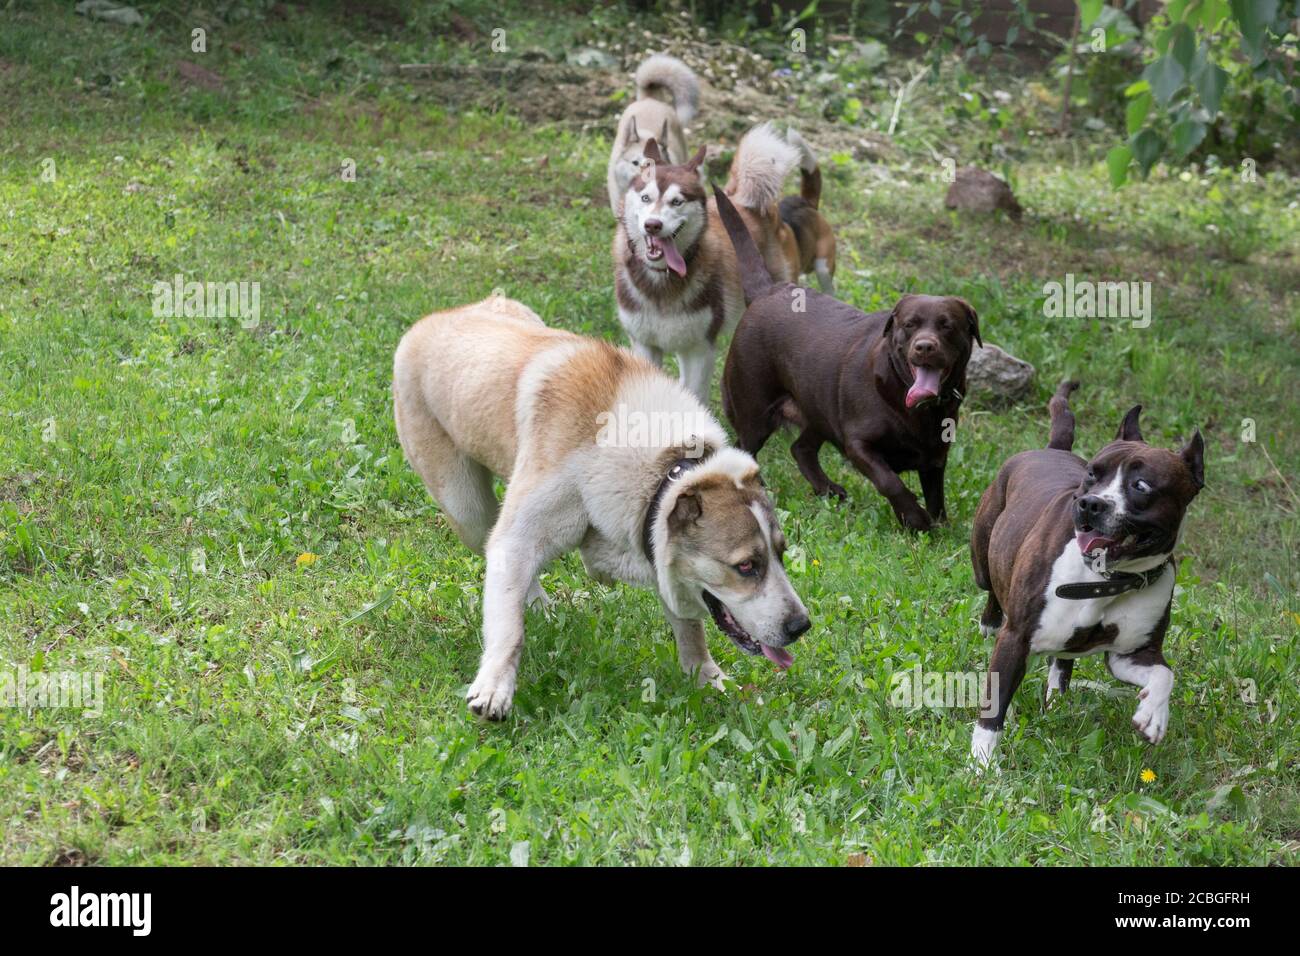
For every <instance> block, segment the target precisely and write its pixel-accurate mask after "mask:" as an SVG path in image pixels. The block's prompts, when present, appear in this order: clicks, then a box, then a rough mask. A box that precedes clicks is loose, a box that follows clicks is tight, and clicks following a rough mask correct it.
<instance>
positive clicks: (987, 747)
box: [970, 725, 1002, 773]
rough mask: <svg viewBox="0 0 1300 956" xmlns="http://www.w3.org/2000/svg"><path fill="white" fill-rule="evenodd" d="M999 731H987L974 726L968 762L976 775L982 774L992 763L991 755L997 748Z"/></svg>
mask: <svg viewBox="0 0 1300 956" xmlns="http://www.w3.org/2000/svg"><path fill="white" fill-rule="evenodd" d="M1001 736H1002V731H1000V730H988V729H987V728H985V727H980V726H978V725H977V726H976V727H975V732H974V733H973V734H971V738H970V761H971V765H972V766H973V767H974V768H975V771H976V772H977V773H982V772H983V771H984V770H985V769H987V768H988V766H989V765H990V764H991V763H992V762H993V753H994V751H996V750H997V748H998V739H999V738H1000V737H1001Z"/></svg>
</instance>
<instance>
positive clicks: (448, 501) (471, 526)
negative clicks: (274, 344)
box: [393, 297, 810, 720]
mask: <svg viewBox="0 0 1300 956" xmlns="http://www.w3.org/2000/svg"><path fill="white" fill-rule="evenodd" d="M393 411H394V417H395V419H396V422H397V434H398V437H399V438H400V439H401V443H402V448H403V449H404V451H405V452H406V458H407V460H408V461H409V462H410V463H411V466H412V467H413V468H414V469H415V470H416V472H418V473H419V475H420V477H421V478H422V479H423V480H424V484H425V487H426V488H428V489H429V493H430V494H431V495H432V496H433V497H434V499H435V500H436V501H437V502H438V504H439V505H440V506H441V508H442V511H443V513H444V515H445V516H446V518H447V521H448V523H449V524H450V525H451V527H452V528H453V529H454V530H455V532H456V534H457V535H458V536H459V537H460V539H461V541H463V542H464V543H465V545H466V546H468V547H469V548H471V549H473V550H474V551H476V552H478V553H480V554H484V555H485V557H486V559H487V576H486V581H485V584H484V588H483V658H482V661H481V663H480V665H479V670H478V675H477V676H476V677H475V678H474V682H473V684H471V685H470V688H469V693H468V695H467V700H468V702H469V707H470V709H471V710H472V711H473V712H474V713H476V714H479V715H481V716H484V717H487V718H489V719H493V720H497V719H501V718H502V717H504V716H505V715H506V714H507V713H508V712H509V710H510V706H511V702H512V700H513V698H514V692H515V675H516V671H517V670H518V667H519V658H520V653H521V652H522V650H523V642H524V607H525V604H526V603H531V602H533V601H535V600H537V599H539V598H542V597H543V594H542V591H541V587H540V584H539V582H538V574H539V573H540V572H541V570H542V569H543V568H544V567H545V566H546V565H547V563H548V562H550V561H551V560H552V559H554V558H555V557H557V556H559V555H561V554H564V553H565V552H567V551H571V550H573V549H574V548H578V549H580V551H581V553H582V559H583V563H584V565H585V566H586V568H587V570H588V573H590V574H592V575H593V576H595V577H597V578H599V579H602V580H609V579H618V580H621V581H625V582H627V583H629V584H635V585H638V586H641V587H647V588H654V589H655V590H656V591H657V592H658V594H659V598H660V601H661V602H662V604H663V607H664V612H665V614H666V616H667V618H668V621H669V623H670V624H671V625H672V630H673V633H674V635H675V637H676V639H677V656H678V661H679V662H680V663H681V666H682V668H683V670H685V671H687V672H688V673H693V674H695V675H696V677H697V679H698V680H699V681H700V682H701V683H710V684H714V685H715V686H721V684H722V681H723V679H724V678H725V675H724V674H723V672H722V670H721V669H720V668H719V667H718V665H717V664H716V663H714V660H713V658H712V656H711V655H710V654H709V648H708V645H707V643H706V642H705V639H704V627H703V623H702V621H703V619H704V618H705V617H708V616H711V617H712V618H713V619H714V621H715V622H716V623H717V625H718V627H719V629H721V630H722V631H723V632H724V633H725V634H726V635H727V636H728V637H729V638H731V640H732V642H733V643H735V644H736V645H737V646H738V647H739V648H740V649H741V650H743V651H745V652H747V653H750V654H759V653H761V654H764V655H765V656H766V657H768V658H769V659H770V660H771V661H772V662H773V663H775V664H776V665H778V666H779V667H782V668H785V667H789V666H790V664H791V663H792V662H793V658H792V657H791V655H790V653H789V652H788V651H786V650H785V649H784V648H785V647H786V645H788V644H790V643H791V642H793V641H795V640H797V639H798V637H799V636H800V635H801V634H803V633H804V632H805V631H806V630H808V628H809V626H810V625H809V621H808V613H807V610H806V609H805V608H804V605H803V603H802V602H801V601H800V600H799V597H798V595H797V594H795V592H794V589H793V587H791V585H790V580H789V578H787V577H786V574H785V570H784V568H783V567H782V564H781V556H782V554H783V552H784V551H785V538H784V536H783V535H782V533H781V528H780V526H779V524H778V522H777V518H776V512H775V510H774V509H773V507H772V504H771V502H770V501H769V500H768V497H767V495H766V493H765V492H764V490H763V487H762V484H761V482H760V481H759V475H758V465H757V464H756V463H755V461H754V459H753V458H752V457H750V456H749V455H747V454H745V453H744V452H742V451H739V450H737V449H735V448H730V447H728V445H727V436H726V433H725V432H724V431H723V430H722V428H721V426H719V425H718V423H717V421H716V420H714V418H713V417H712V416H711V415H710V414H709V413H708V411H707V410H706V409H705V408H704V406H703V405H701V404H700V403H699V402H698V401H697V400H696V399H695V398H694V397H693V396H692V395H691V394H690V393H689V392H687V391H686V390H685V389H683V388H682V387H681V386H680V385H678V384H677V383H676V382H673V381H672V380H671V379H669V378H668V377H667V376H665V375H664V374H663V373H662V372H660V371H659V370H658V369H656V368H654V367H653V366H651V365H649V364H648V363H646V362H644V361H642V360H641V359H639V358H637V357H636V356H634V355H632V354H631V353H629V352H627V351H625V350H623V349H619V348H615V347H614V346H612V345H610V344H608V343H606V342H602V341H598V340H595V339H588V338H583V337H581V336H578V335H574V334H572V333H569V332H563V331H560V330H558V329H549V328H547V327H546V326H545V325H544V324H543V323H542V321H541V319H539V318H538V317H537V315H536V314H535V313H534V312H532V311H531V310H530V309H528V308H527V307H526V306H523V305H521V304H520V303H518V302H514V301H511V300H509V299H504V298H499V297H497V298H492V299H488V300H486V301H484V302H479V303H476V304H474V305H467V306H463V307H461V308H458V309H452V310H450V311H447V312H439V313H435V314H433V315H430V316H428V317H426V318H424V319H422V320H421V321H419V322H417V323H416V324H415V325H414V326H413V327H412V328H411V330H410V331H408V332H407V333H406V335H405V336H404V337H403V339H402V342H401V344H400V345H399V346H398V348H397V354H396V356H395V358H394V362H393ZM494 475H497V476H500V477H502V478H504V479H506V480H507V482H508V487H507V489H506V493H505V498H504V500H503V502H502V503H501V506H500V509H499V513H498V506H497V500H496V496H495V495H494V494H493V491H492V480H493V476H494Z"/></svg>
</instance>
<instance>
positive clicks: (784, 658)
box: [758, 644, 794, 670]
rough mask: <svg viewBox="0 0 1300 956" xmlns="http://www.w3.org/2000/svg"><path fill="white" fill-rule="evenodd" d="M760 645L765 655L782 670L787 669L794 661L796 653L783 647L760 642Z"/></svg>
mask: <svg viewBox="0 0 1300 956" xmlns="http://www.w3.org/2000/svg"><path fill="white" fill-rule="evenodd" d="M758 646H759V647H761V648H762V649H763V656H764V657H766V658H767V659H768V660H769V661H771V662H772V663H773V664H775V665H776V666H777V667H779V668H781V670H787V669H788V668H789V667H790V665H791V664H793V663H794V655H793V654H791V653H790V652H789V651H787V650H786V649H785V648H783V647H772V646H770V645H768V644H759V645H758Z"/></svg>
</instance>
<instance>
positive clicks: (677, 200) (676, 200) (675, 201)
mask: <svg viewBox="0 0 1300 956" xmlns="http://www.w3.org/2000/svg"><path fill="white" fill-rule="evenodd" d="M684 201H685V200H683V199H682V197H681V196H678V197H677V198H676V199H674V200H673V201H672V202H671V203H669V205H672V206H680V205H681V204H682V203H683V202H684Z"/></svg>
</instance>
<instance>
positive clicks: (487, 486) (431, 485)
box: [393, 390, 497, 554]
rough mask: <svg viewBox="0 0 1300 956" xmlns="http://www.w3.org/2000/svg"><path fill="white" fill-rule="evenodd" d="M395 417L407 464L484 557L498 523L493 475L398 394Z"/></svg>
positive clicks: (458, 533) (453, 525)
mask: <svg viewBox="0 0 1300 956" xmlns="http://www.w3.org/2000/svg"><path fill="white" fill-rule="evenodd" d="M393 417H394V419H395V420H396V423H397V437H398V439H399V440H400V441H401V444H402V449H403V451H405V452H406V460H407V461H409V462H410V463H411V467H412V468H414V469H415V472H416V474H418V475H419V476H420V478H421V480H422V481H423V482H424V487H425V488H427V489H428V491H429V494H430V495H432V496H433V500H434V501H436V502H437V503H438V506H439V507H440V508H441V509H442V513H443V516H444V517H445V518H446V519H447V523H448V524H449V525H451V528H452V530H453V531H455V532H456V536H457V537H458V538H460V540H461V541H462V542H464V544H465V547H467V548H469V549H470V550H471V551H473V552H474V553H476V554H482V553H483V548H484V545H485V543H486V542H487V537H488V532H489V531H491V530H492V525H493V524H494V523H495V522H496V519H497V499H496V495H495V494H494V493H493V491H492V474H491V472H489V471H488V470H487V469H486V468H484V467H483V466H482V465H480V464H479V463H478V462H476V461H475V460H474V459H472V458H470V457H469V456H468V455H465V454H464V453H462V452H461V451H460V449H459V448H457V447H456V443H455V442H454V441H452V439H451V436H450V435H448V434H447V432H446V431H445V430H444V429H443V427H442V425H441V424H440V423H439V422H438V420H437V419H436V418H435V417H434V416H433V415H431V414H430V413H429V412H428V411H427V410H426V409H425V408H424V407H423V406H421V405H419V404H418V403H417V404H414V405H411V404H408V403H407V402H405V401H404V400H403V395H402V393H401V392H400V391H398V390H394V396H393Z"/></svg>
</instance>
